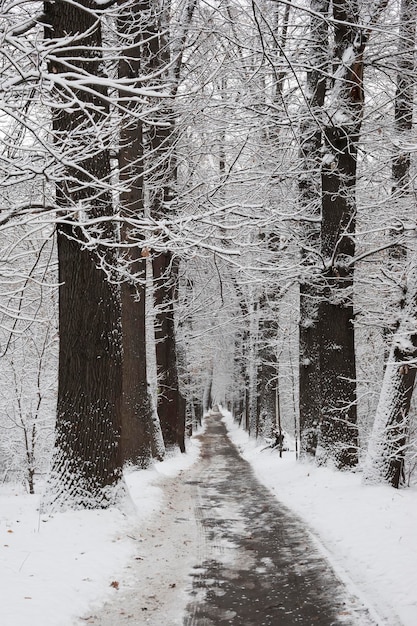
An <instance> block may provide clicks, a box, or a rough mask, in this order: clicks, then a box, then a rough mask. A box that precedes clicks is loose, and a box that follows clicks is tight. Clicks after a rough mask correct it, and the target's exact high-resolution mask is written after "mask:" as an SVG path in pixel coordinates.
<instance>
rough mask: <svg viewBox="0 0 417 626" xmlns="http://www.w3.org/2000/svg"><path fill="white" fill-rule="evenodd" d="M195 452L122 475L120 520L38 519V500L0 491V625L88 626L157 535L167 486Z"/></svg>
mask: <svg viewBox="0 0 417 626" xmlns="http://www.w3.org/2000/svg"><path fill="white" fill-rule="evenodd" d="M198 450H199V446H198V444H197V442H195V441H193V440H192V441H191V442H190V443H189V445H188V454H187V455H181V454H178V455H177V456H175V457H173V458H170V459H167V460H166V461H163V462H162V463H156V464H155V465H154V467H153V468H152V469H149V470H145V471H140V472H132V473H130V474H128V475H127V476H126V481H127V483H128V487H129V491H130V495H131V498H132V501H133V504H132V506H129V507H128V510H127V511H126V513H122V512H120V511H118V510H116V509H112V510H107V511H78V512H67V513H62V514H58V515H54V516H53V517H48V516H43V515H41V516H40V515H39V512H38V511H39V497H38V496H29V495H25V494H24V492H23V489H22V488H21V487H20V486H17V487H10V486H8V485H2V486H0V564H1V565H0V589H1V602H0V625H1V626H70V625H71V626H72V625H74V624H85V623H88V619H87V618H86V616H88V615H90V614H91V613H92V612H94V611H95V610H96V609H97V608H98V607H100V606H101V605H102V604H103V603H104V602H105V601H107V600H111V598H112V597H113V598H116V597H117V596H118V594H120V592H121V591H122V588H121V587H122V585H121V584H120V581H121V579H122V574H123V572H124V569H125V567H126V565H127V564H128V563H129V562H132V561H134V560H135V559H137V558H138V556H137V555H138V546H140V545H141V544H142V542H143V543H145V536H146V538H149V537H151V538H154V535H155V533H157V525H158V524H159V525H160V523H161V520H160V518H161V514H162V511H161V509H162V507H164V505H165V501H166V496H167V491H168V490H169V489H171V483H172V482H173V480H172V479H173V478H175V476H176V475H177V474H178V473H179V472H180V471H182V470H184V469H185V468H187V467H189V466H190V465H192V463H194V462H195V460H196V458H197V457H198ZM174 482H175V480H174ZM133 505H134V506H133ZM168 512H169V507H167V510H166V511H165V514H167V513H168ZM151 520H152V524H153V526H154V531H155V532H152V528H149V522H150V521H151ZM176 530H177V531H178V528H177V529H176ZM141 531H143V535H144V537H142V533H141ZM139 551H140V550H139ZM125 579H126V575H124V578H123V580H125ZM149 584H150V585H151V586H152V592H151V593H152V594H154V593H157V589H156V588H155V584H154V583H152V581H150V582H149ZM144 591H145V592H146V591H147V590H146V589H145V590H144ZM83 616H84V617H83ZM81 617H83V619H80V618H81ZM144 623H145V622H144ZM113 626H116V624H113ZM167 626H168V625H167Z"/></svg>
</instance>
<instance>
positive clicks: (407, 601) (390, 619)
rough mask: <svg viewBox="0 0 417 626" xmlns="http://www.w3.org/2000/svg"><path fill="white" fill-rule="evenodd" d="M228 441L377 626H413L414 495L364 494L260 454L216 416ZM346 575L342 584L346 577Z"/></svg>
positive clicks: (336, 476)
mask: <svg viewBox="0 0 417 626" xmlns="http://www.w3.org/2000/svg"><path fill="white" fill-rule="evenodd" d="M223 415H224V419H225V422H226V425H227V427H228V430H229V435H230V438H231V439H232V441H233V442H234V443H235V444H236V445H237V446H238V448H239V449H240V451H241V453H242V456H243V457H244V458H245V459H246V460H247V461H249V462H250V464H251V465H252V467H253V469H254V471H255V474H256V476H257V477H258V479H259V480H260V481H261V482H262V483H263V484H264V485H266V486H267V487H268V488H269V489H271V490H272V492H273V493H274V494H275V495H276V497H277V498H278V499H279V500H280V501H282V502H283V503H284V504H285V505H286V506H288V507H289V508H291V509H292V510H293V511H295V512H296V513H297V514H298V515H299V516H300V517H302V518H303V519H304V521H305V522H306V523H307V525H308V526H309V528H310V529H311V530H312V531H313V535H315V536H316V537H318V539H319V543H320V544H321V545H322V546H324V548H325V551H326V552H327V551H328V553H329V554H328V555H327V556H329V558H330V560H331V562H332V564H333V566H334V568H335V570H336V571H337V572H338V573H339V575H340V576H341V578H345V579H346V578H348V580H349V579H350V580H351V581H352V582H353V583H354V584H355V586H356V590H359V591H361V592H362V595H363V596H364V597H365V599H366V600H368V601H369V603H370V604H371V605H372V606H373V607H375V609H376V611H377V613H378V614H379V615H380V616H381V617H383V618H385V619H384V620H383V621H382V623H383V624H387V625H388V626H393V624H396V623H397V621H396V619H395V616H394V615H393V612H394V613H395V614H396V615H397V616H398V617H399V618H400V620H401V623H402V624H403V625H404V626H416V624H417V493H416V492H417V489H415V488H413V489H403V490H395V489H392V488H391V487H388V486H363V485H362V484H361V475H360V473H357V474H352V473H342V472H337V471H333V470H331V469H328V468H318V467H315V466H314V465H312V464H308V463H299V462H296V460H295V457H294V453H293V452H284V453H283V458H282V459H280V458H279V455H278V452H277V451H275V450H271V449H266V450H262V448H264V447H265V443H262V445H259V442H258V443H256V441H254V440H253V439H249V436H248V435H247V433H246V432H244V431H243V430H242V429H241V428H239V426H238V425H237V424H236V423H235V422H234V421H233V417H232V415H231V414H230V413H229V412H227V411H223ZM346 575H347V576H346Z"/></svg>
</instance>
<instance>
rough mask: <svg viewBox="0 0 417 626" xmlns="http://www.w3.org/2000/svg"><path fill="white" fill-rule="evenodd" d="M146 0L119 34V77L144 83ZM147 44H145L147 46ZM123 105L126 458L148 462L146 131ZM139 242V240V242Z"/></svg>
mask: <svg viewBox="0 0 417 626" xmlns="http://www.w3.org/2000/svg"><path fill="white" fill-rule="evenodd" d="M142 9H143V7H142V4H141V3H139V2H135V3H131V2H123V1H121V3H120V12H119V33H120V35H121V36H122V37H123V39H124V42H126V43H125V45H126V49H125V51H124V54H123V55H122V58H121V60H120V61H119V78H120V79H125V80H129V81H130V82H131V86H138V80H139V75H140V72H141V69H142V68H141V55H142V54H143V52H142V49H143V42H142V39H143V33H142V22H141V19H142V15H141V13H142ZM141 44H142V45H141ZM119 104H121V105H123V107H124V108H125V109H127V113H126V114H125V115H124V116H123V117H122V120H121V127H120V147H119V180H120V182H121V183H122V184H123V185H124V190H123V191H122V192H121V193H120V214H121V217H123V218H125V220H126V221H124V222H123V223H122V227H121V244H122V246H123V245H125V247H124V248H122V257H123V263H124V272H125V273H126V274H127V277H125V278H124V279H123V280H122V283H121V295H122V332H123V405H122V419H123V428H122V449H123V455H124V460H125V461H128V462H131V463H134V464H135V465H139V466H142V467H144V466H146V465H147V464H148V463H149V461H150V460H151V458H152V456H154V455H156V456H158V457H161V456H162V455H163V445H162V441H160V440H159V438H158V428H157V427H156V428H155V424H154V422H155V421H156V417H155V416H154V415H153V409H152V402H151V397H150V393H149V389H148V381H147V370H146V325H145V311H146V307H145V289H146V256H147V254H148V253H147V251H146V250H142V248H141V245H140V239H141V236H140V233H138V232H135V231H134V229H132V226H131V225H129V221H128V220H129V218H131V219H132V218H133V219H134V218H137V217H141V216H142V215H143V212H144V200H143V155H144V151H143V132H142V120H141V119H140V117H139V112H138V110H137V105H136V103H135V101H134V100H132V97H131V94H130V93H129V92H124V91H123V90H121V91H120V92H119ZM135 244H136V245H135Z"/></svg>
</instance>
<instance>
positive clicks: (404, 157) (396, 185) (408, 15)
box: [364, 0, 417, 488]
mask: <svg viewBox="0 0 417 626" xmlns="http://www.w3.org/2000/svg"><path fill="white" fill-rule="evenodd" d="M416 11H417V7H416V3H415V1H414V0H402V1H401V7H400V28H399V39H398V72H397V89H396V95H395V130H396V133H397V137H398V140H399V142H400V146H399V149H398V152H397V154H396V155H395V156H394V158H393V162H392V178H393V186H392V199H393V202H394V203H396V204H398V206H399V207H400V208H403V207H404V208H405V209H407V205H408V204H409V203H410V202H411V198H410V185H409V176H410V164H411V158H410V152H409V151H408V150H407V149H406V148H405V147H404V145H405V146H407V144H408V143H409V141H410V137H409V133H410V131H411V129H412V125H413V107H414V72H415V61H414V47H415V40H416ZM404 205H405V206H404ZM402 213H403V211H400V217H401V218H402V217H403V215H402ZM410 256H411V259H410V272H409V276H408V283H406V284H405V285H404V289H403V293H402V297H403V300H402V302H401V306H402V311H401V314H400V321H399V325H398V328H397V330H396V332H395V333H394V335H393V341H392V347H391V351H390V354H389V357H388V362H387V366H386V369H385V372H384V378H383V383H382V390H381V395H380V398H379V403H378V407H377V411H376V416H375V422H374V426H373V430H372V433H371V437H370V441H369V449H368V454H367V459H366V463H365V471H364V480H365V481H368V482H384V481H386V482H389V483H391V485H392V486H393V487H395V488H398V487H399V486H400V484H401V483H402V482H403V480H404V461H405V450H406V442H407V433H408V414H409V410H410V404H411V397H412V393H413V389H414V383H415V376H416V361H415V359H416V357H417V334H416V333H415V332H414V330H415V327H416V323H417V319H416V318H417V314H416V312H417V277H416V272H417V269H416V268H417V254H416V250H415V246H414V245H413V249H412V251H411V255H410ZM394 257H395V261H396V262H397V263H398V262H401V264H403V265H404V263H405V260H406V250H405V248H404V247H403V246H397V247H396V249H395V252H394V254H392V255H391V256H390V260H391V263H392V262H393V261H394Z"/></svg>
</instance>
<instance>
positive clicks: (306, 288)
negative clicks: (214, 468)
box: [299, 0, 329, 457]
mask: <svg viewBox="0 0 417 626" xmlns="http://www.w3.org/2000/svg"><path fill="white" fill-rule="evenodd" d="M310 7H311V10H312V17H311V21H310V33H311V44H310V46H311V55H310V62H311V69H309V71H308V73H307V90H306V92H307V95H306V99H307V107H306V111H305V117H304V119H303V120H302V123H301V145H300V158H301V163H302V174H301V176H300V179H299V194H300V204H301V206H302V208H303V210H304V212H305V218H306V221H305V223H304V224H303V230H302V234H301V240H302V244H301V255H302V277H301V280H300V322H299V404H300V442H301V450H300V453H301V457H314V456H315V454H316V448H317V437H318V429H319V423H320V419H321V404H322V391H321V384H320V383H321V370H320V341H321V337H320V329H319V325H318V317H319V305H320V301H321V290H320V286H319V282H318V281H317V273H318V270H317V265H318V257H319V253H320V193H321V191H320V173H319V172H320V167H321V159H322V154H321V147H322V130H321V118H322V107H323V104H324V97H325V92H326V75H327V71H328V65H329V51H328V47H329V43H328V37H329V33H328V21H327V18H328V14H329V0H311V3H310Z"/></svg>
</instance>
